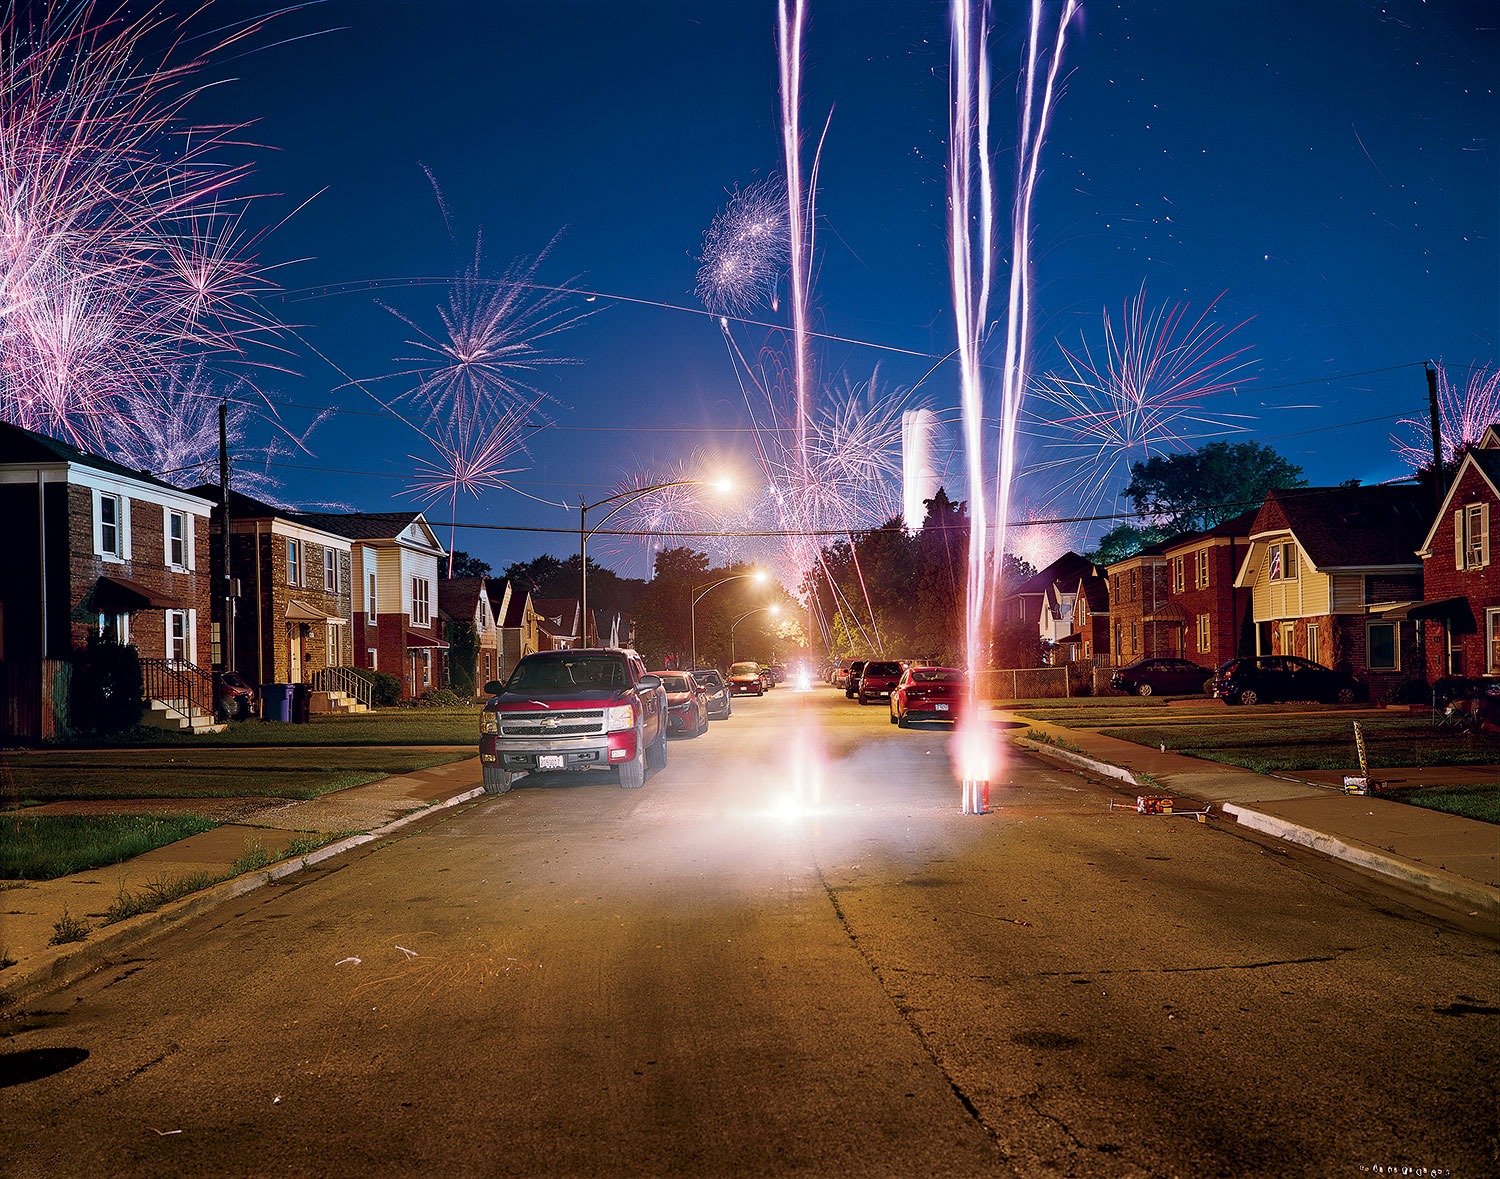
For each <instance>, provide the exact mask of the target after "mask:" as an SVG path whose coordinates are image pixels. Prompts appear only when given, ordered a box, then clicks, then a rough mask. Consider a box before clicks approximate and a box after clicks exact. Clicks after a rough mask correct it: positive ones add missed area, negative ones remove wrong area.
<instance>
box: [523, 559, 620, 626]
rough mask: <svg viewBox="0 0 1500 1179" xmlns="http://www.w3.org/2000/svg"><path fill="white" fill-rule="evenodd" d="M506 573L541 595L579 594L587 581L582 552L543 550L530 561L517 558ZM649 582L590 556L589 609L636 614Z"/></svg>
mask: <svg viewBox="0 0 1500 1179" xmlns="http://www.w3.org/2000/svg"><path fill="white" fill-rule="evenodd" d="M505 576H506V577H508V578H510V579H511V580H512V581H514V582H515V583H516V585H518V586H520V587H521V588H522V589H525V590H529V591H530V592H531V594H532V596H533V597H537V598H578V597H580V596H581V594H582V592H583V583H582V580H581V578H580V577H579V576H578V555H577V554H576V553H575V554H574V555H573V556H571V557H554V556H553V555H552V554H551V553H543V554H542V555H541V556H539V557H533V558H532V559H531V560H530V561H514V562H512V563H511V564H509V565H507V566H506V567H505ZM645 589H646V583H645V582H644V581H641V580H640V579H639V578H635V577H621V576H620V575H619V574H617V573H616V572H615V571H614V570H613V569H606V568H605V567H604V566H603V565H600V564H598V563H596V562H595V561H594V559H593V558H592V557H590V558H589V609H590V610H618V611H619V612H620V613H621V614H626V615H629V616H631V617H634V616H635V611H636V601H637V599H638V598H639V597H640V596H641V594H642V593H643V592H644V591H645Z"/></svg>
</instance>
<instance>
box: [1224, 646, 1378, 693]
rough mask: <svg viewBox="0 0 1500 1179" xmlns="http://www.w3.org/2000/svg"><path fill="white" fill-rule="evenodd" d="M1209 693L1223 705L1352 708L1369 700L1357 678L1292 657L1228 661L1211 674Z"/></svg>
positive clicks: (1310, 661) (1367, 691)
mask: <svg viewBox="0 0 1500 1179" xmlns="http://www.w3.org/2000/svg"><path fill="white" fill-rule="evenodd" d="M1212 691H1213V694H1214V695H1215V696H1217V697H1219V699H1221V700H1223V701H1224V703H1225V704H1266V703H1269V702H1272V701H1289V700H1318V701H1321V702H1323V703H1325V704H1355V703H1358V702H1360V701H1364V700H1368V699H1369V698H1370V689H1369V687H1368V685H1366V684H1365V682H1364V681H1363V680H1361V679H1359V678H1358V677H1357V676H1353V675H1350V674H1349V673H1348V672H1346V671H1334V670H1333V668H1331V667H1324V666H1323V665H1322V664H1321V663H1314V662H1313V661H1312V660H1310V659H1302V658H1299V657H1298V656H1296V655H1259V656H1255V657H1253V658H1245V659H1231V660H1229V662H1227V663H1225V664H1223V665H1222V666H1221V667H1220V668H1219V670H1218V671H1217V672H1215V673H1214V679H1213V685H1212Z"/></svg>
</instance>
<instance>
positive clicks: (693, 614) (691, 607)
mask: <svg viewBox="0 0 1500 1179" xmlns="http://www.w3.org/2000/svg"><path fill="white" fill-rule="evenodd" d="M747 577H752V578H754V579H755V580H756V581H765V579H766V571H765V570H764V569H752V570H751V571H750V572H749V573H731V574H730V575H729V576H728V577H721V578H719V580H718V581H711V582H709V583H708V584H707V585H705V586H697V585H695V586H693V600H692V601H691V602H690V603H689V604H688V624H689V625H690V626H691V628H692V653H691V655H689V657H688V658H689V660H690V662H689V663H688V670H689V671H692V670H693V669H694V668H696V667H697V666H698V600H699V599H700V598H702V597H703V596H704V594H706V593H708V591H709V590H711V589H713V588H714V587H715V586H720V585H723V584H724V583H725V582H727V581H743V580H744V579H745V578H747ZM699 590H702V593H699Z"/></svg>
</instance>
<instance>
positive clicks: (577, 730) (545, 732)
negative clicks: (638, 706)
mask: <svg viewBox="0 0 1500 1179" xmlns="http://www.w3.org/2000/svg"><path fill="white" fill-rule="evenodd" d="M603 732H604V710H603V709H602V708H591V709H587V710H583V711H577V712H573V711H570V712H510V713H506V712H502V713H500V736H502V737H588V736H594V735H596V734H599V733H603Z"/></svg>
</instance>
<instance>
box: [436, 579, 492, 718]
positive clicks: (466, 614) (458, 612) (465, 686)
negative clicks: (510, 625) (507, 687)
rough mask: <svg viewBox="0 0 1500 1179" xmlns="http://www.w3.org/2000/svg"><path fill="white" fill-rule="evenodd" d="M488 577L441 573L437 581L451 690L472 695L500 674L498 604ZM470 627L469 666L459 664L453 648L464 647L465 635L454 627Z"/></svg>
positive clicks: (455, 650)
mask: <svg viewBox="0 0 1500 1179" xmlns="http://www.w3.org/2000/svg"><path fill="white" fill-rule="evenodd" d="M489 584H490V582H489V579H488V578H484V577H451V578H450V577H445V578H442V579H440V580H439V581H438V587H437V588H438V613H439V614H440V615H441V616H442V618H443V620H444V623H445V624H446V625H447V626H448V628H449V630H448V632H447V636H446V637H447V639H448V644H449V646H448V651H449V665H448V676H449V679H450V682H451V684H452V686H453V689H454V691H456V692H461V693H463V694H465V695H471V696H472V695H475V694H476V693H478V692H479V691H480V690H481V689H482V688H483V687H484V685H485V684H487V683H489V682H490V680H492V679H495V678H496V677H497V676H498V675H499V674H500V625H499V619H498V617H497V613H498V611H499V610H500V609H501V608H502V606H501V604H497V603H495V602H493V601H491V600H490V592H489ZM464 624H467V625H468V626H471V627H473V628H474V636H473V641H472V649H473V666H472V667H463V668H460V667H458V666H457V664H456V662H455V661H456V659H457V657H458V655H457V652H458V651H459V650H461V649H467V648H468V646H469V643H468V642H467V641H466V640H467V636H463V635H461V634H460V633H459V632H458V630H456V629H455V628H458V627H460V626H462V625H464Z"/></svg>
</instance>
